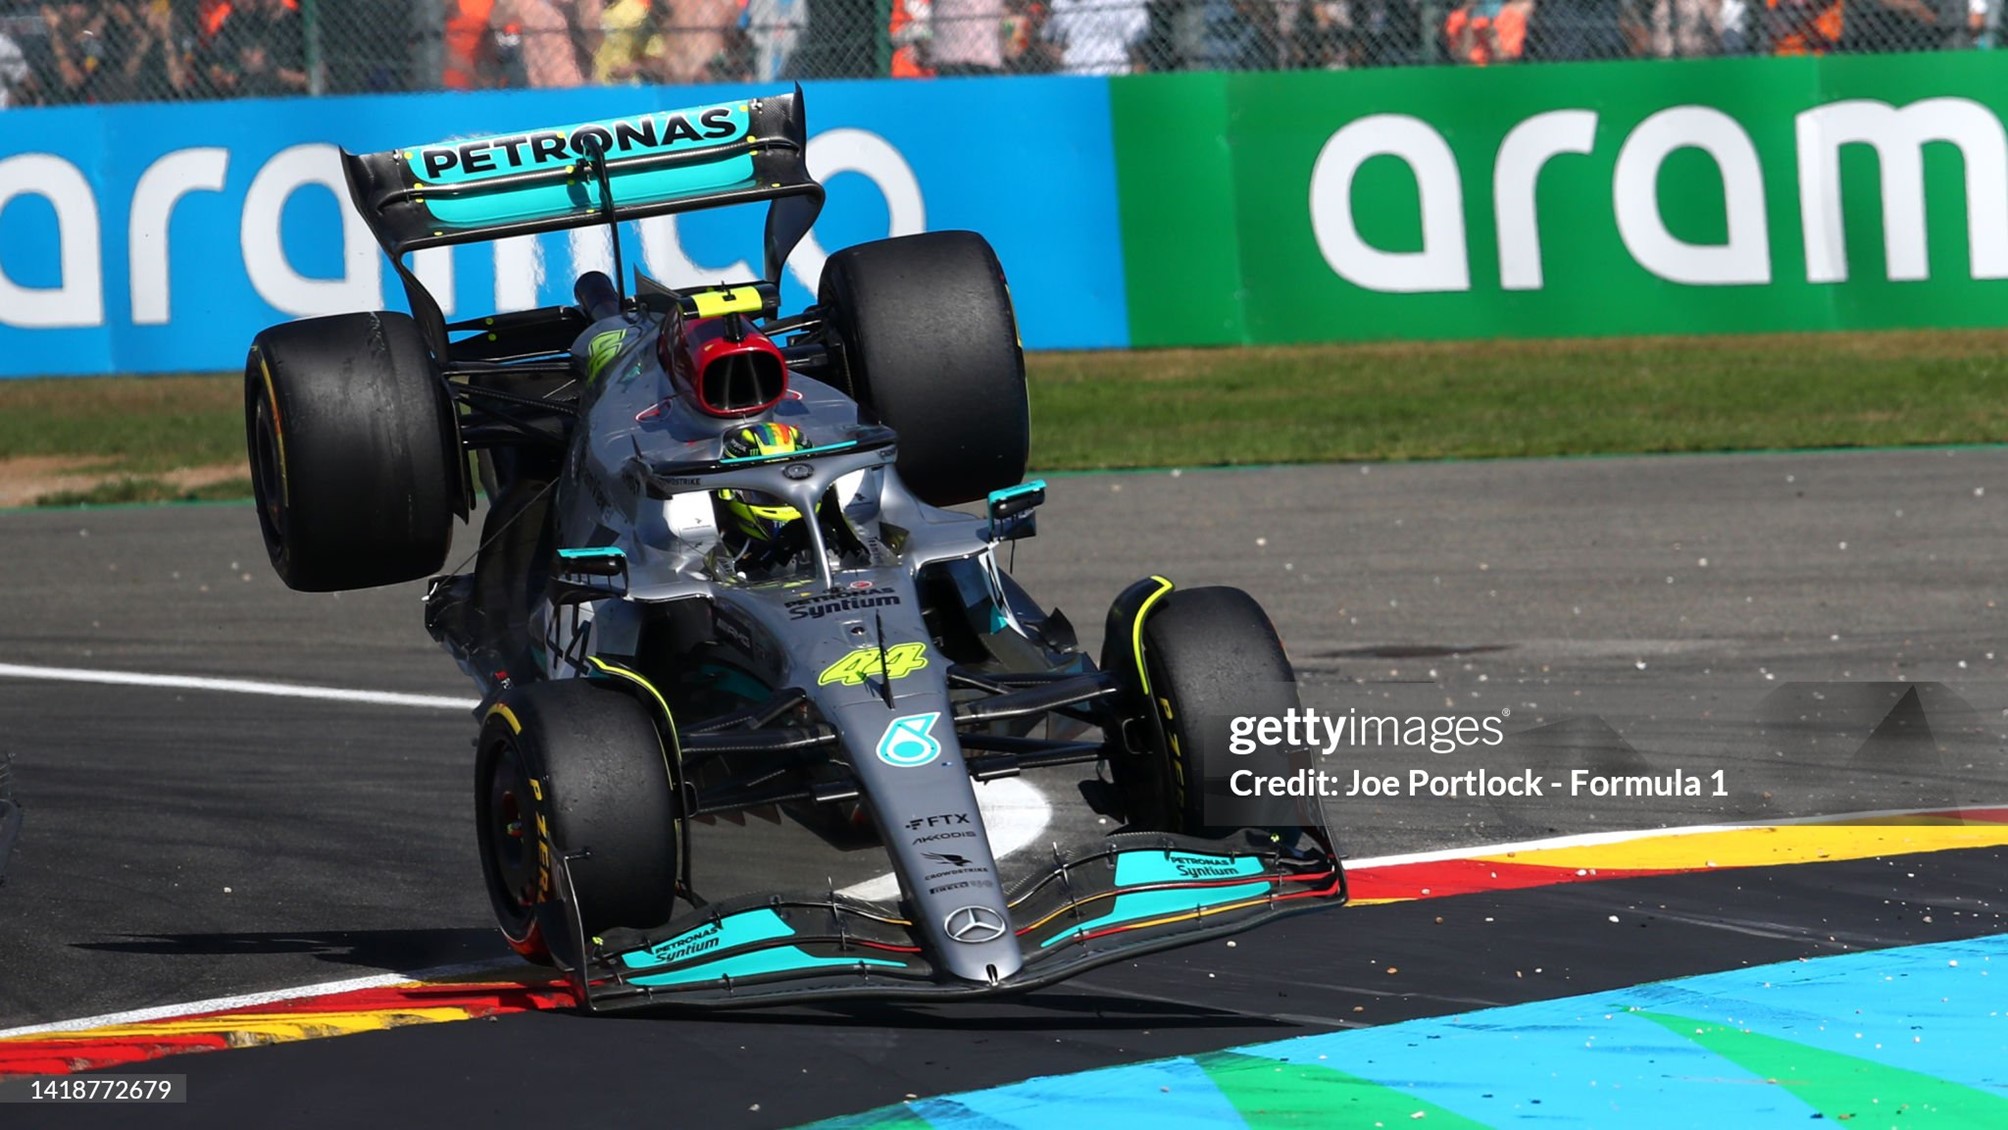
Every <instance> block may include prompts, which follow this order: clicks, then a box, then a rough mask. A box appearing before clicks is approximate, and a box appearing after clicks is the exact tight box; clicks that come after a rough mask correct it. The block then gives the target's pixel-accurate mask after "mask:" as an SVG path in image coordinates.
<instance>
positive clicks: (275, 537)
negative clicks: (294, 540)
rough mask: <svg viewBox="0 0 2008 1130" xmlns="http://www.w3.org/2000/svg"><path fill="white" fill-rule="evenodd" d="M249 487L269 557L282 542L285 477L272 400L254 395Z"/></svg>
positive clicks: (274, 554) (283, 544)
mask: <svg viewBox="0 0 2008 1130" xmlns="http://www.w3.org/2000/svg"><path fill="white" fill-rule="evenodd" d="M251 444H252V449H251V475H252V487H253V490H254V491H255V492H256V496H257V500H258V524H259V525H260V526H262V527H263V528H264V533H265V544H266V545H267V546H269V547H270V548H271V550H272V553H273V556H275V557H276V556H278V554H279V552H280V551H281V550H282V549H283V547H284V546H285V544H286V480H285V472H284V471H283V470H282V469H281V468H280V466H279V426H278V423H277V421H276V420H275V418H274V417H273V415H272V403H271V401H269V400H267V399H265V398H264V397H263V396H260V397H259V398H258V411H257V417H256V420H255V422H254V424H253V426H252V429H251Z"/></svg>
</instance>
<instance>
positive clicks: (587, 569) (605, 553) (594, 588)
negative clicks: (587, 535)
mask: <svg viewBox="0 0 2008 1130" xmlns="http://www.w3.org/2000/svg"><path fill="white" fill-rule="evenodd" d="M627 591H628V565H627V554H626V552H624V551H623V550H622V549H621V548H620V547H619V546H617V545H606V546H590V547H587V548H584V549H561V550H559V551H558V561H557V566H556V567H555V568H554V569H552V570H551V603H553V604H576V603H578V602H580V601H586V600H606V599H607V598H609V597H622V596H626V595H627Z"/></svg>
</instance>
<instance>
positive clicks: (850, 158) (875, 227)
mask: <svg viewBox="0 0 2008 1130" xmlns="http://www.w3.org/2000/svg"><path fill="white" fill-rule="evenodd" d="M765 92H766V91H764V90H761V89H754V88H717V87H707V88H687V87H686V88H662V87H655V88H638V87H615V88H582V89H576V90H565V91H507V92H493V93H479V94H417V95H382V96H371V97H354V98H328V99H317V100H307V99H294V100H279V101H247V102H219V103H200V104H181V105H136V106H116V107H79V108H65V109H46V110H25V111H9V112H7V113H5V114H0V377H5V376H31V375H43V374H85V373H150V372H176V371H194V370H213V369H228V368H232V367H234V366H236V365H238V364H240V363H241V362H242V359H243V355H244V350H245V348H246V347H247V346H248V345H249V344H250V341H251V337H252V335H253V334H255V333H257V332H258V330H260V329H262V328H264V327H265V326H267V325H270V324H272V323H274V322H280V321H285V320H288V319H291V318H297V317H306V316H311V315H316V314H331V313H340V312H344V311H351V310H368V309H377V308H387V309H401V308H403V304H404V303H403V296H402V293H401V290H400V288H399V286H398V284H397V280H396V276H395V275H394V274H393V273H392V272H391V271H390V269H389V267H388V264H387V263H386V261H385V260H384V258H383V256H382V253H381V252H380V251H378V249H377V247H376V245H375V243H374V241H373V240H372V239H371V238H370V235H369V232H368V230H367V229H366V228H365V227H364V225H363V223H362V220H361V218H360V217H358V216H357V215H356V214H355V213H354V211H353V209H351V208H350V206H349V204H348V199H347V192H346V189H345V187H344V185H343V182H342V174H341V167H340V164H339V162H338V160H337V147H338V146H339V147H341V148H346V149H348V150H350V151H351V152H369V151H375V150H385V149H390V148H393V147H396V146H401V145H403V146H408V145H416V144H419V143H422V142H428V141H435V140H439V139H443V138H448V137H458V136H475V135H483V134H494V133H496V132H498V131H507V130H515V129H528V128H533V127H537V126H544V125H550V124H553V123H562V122H576V121H586V120H591V119H595V118H606V117H613V116H617V115H623V114H631V113H634V112H637V111H641V110H655V109H671V108H676V107H681V106H689V105H697V104H700V103H704V102H712V101H719V100H724V99H729V98H733V97H741V96H749V95H756V94H760V93H765ZM805 104H806V106H807V109H808V122H809V154H808V164H809V169H810V171H811V173H812V174H814V175H815V176H816V177H817V178H818V179H819V180H821V181H823V182H824V184H825V185H826V186H827V188H828V191H829V203H828V206H827V207H826V208H825V209H824V211H823V215H822V218H821V220H820V221H818V223H817V224H816V227H815V230H814V232H813V233H811V235H810V237H809V238H808V239H806V240H804V241H803V244H802V246H801V247H799V248H798V249H797V250H796V252H795V254H794V255H793V256H792V257H791V258H790V259H789V261H788V270H787V272H786V277H785V278H784V280H783V309H784V310H788V311H793V310H796V309H800V308H801V307H802V306H804V305H806V304H807V303H808V302H810V301H811V300H812V298H813V295H814V287H815V282H816V280H817V279H818V278H819V277H820V276H821V273H822V266H823V263H824V261H825V259H826V258H827V257H828V254H829V252H831V251H834V250H836V249H839V248H842V247H846V246H849V245H851V244H854V243H862V242H865V241H867V240H873V239H881V238H884V237H886V236H888V235H903V234H908V233H912V232H919V231H936V230H942V229H949V228H969V229H972V230H975V231H979V232H982V233H983V234H984V235H986V236H988V237H989V239H990V241H991V242H992V243H993V244H994V245H995V246H996V248H997V253H998V257H999V258H1000V259H1002V260H1003V263H1004V269H1005V272H1006V274H1007V276H1008V277H1009V278H1010V280H1011V284H1012V287H1011V293H1012V298H1013V300H1014V301H1015V302H1016V305H1017V309H1018V319H1019V325H1020V329H1021V332H1022V334H1023V337H1024V340H1025V344H1026V345H1027V346H1028V347H1031V348H1047V349H1055V348H1102V347H1119V346H1123V345H1127V344H1128V339H1129V331H1128V320H1129V319H1128V311H1127V309H1126V307H1125V300H1124V290H1123V275H1122V249H1121V246H1120V241H1119V237H1118V234H1117V232H1118V229H1117V217H1116V187H1115V174H1114V165H1113V156H1112V154H1113V152H1114V144H1113V141H1112V138H1111V136H1110V121H1109V108H1108V87H1107V84H1106V82H1105V81H1104V80H1100V79H1092V78H1057V77H1056V78H1040V79H1026V78H1016V79H1010V80H983V79H966V80H957V79H946V80H939V81H933V82H927V83H890V82H887V83H879V82H828V83H814V84H805ZM763 216H764V209H763V208H761V207H750V208H737V209H728V210H725V211H722V212H714V213H700V214H694V215H686V216H678V217H663V218H658V219H653V220H646V221H642V222H641V223H639V224H627V225H623V239H622V253H623V255H624V256H625V258H626V261H627V262H628V263H630V264H633V265H636V266H639V267H640V268H641V269H643V270H645V271H647V272H648V273H649V274H651V275H653V276H655V277H656V278H659V279H662V280H663V281H665V282H668V283H670V284H672V285H675V284H678V283H684V284H694V283H709V282H719V281H744V280H746V279H750V278H754V277H756V276H757V275H758V273H759V266H758V264H759V249H760V245H761V243H760V225H761V221H762V218H763ZM611 262H612V256H611V249H610V246H609V243H608V240H607V238H606V235H605V230H604V229H603V228H600V229H588V230H582V231H575V232H568V233H557V234H553V235H546V236H536V237H518V238H514V239H509V240H502V241H498V242H495V243H487V244H476V245H471V246H466V247H458V248H451V249H444V248H442V249H435V250H431V251H424V252H420V253H419V254H418V256H416V258H415V262H414V266H415V269H416V270H417V272H418V273H419V275H420V277H421V278H423V279H424V280H425V281H426V283H427V284H428V286H429V287H430V288H431V289H432V291H433V293H434V294H435V295H436V296H437V297H438V298H439V299H440V302H441V305H442V306H443V307H444V308H445V310H446V313H447V315H448V316H449V317H474V316H478V315H481V314H486V313H491V312H494V311H498V310H514V309H526V308H529V307H533V306H539V305H546V304H552V303H558V302H569V301H571V283H572V280H573V279H575V278H576V277H577V276H578V275H579V274H580V273H581V272H583V271H586V270H591V269H606V268H608V267H609V266H610V265H611Z"/></svg>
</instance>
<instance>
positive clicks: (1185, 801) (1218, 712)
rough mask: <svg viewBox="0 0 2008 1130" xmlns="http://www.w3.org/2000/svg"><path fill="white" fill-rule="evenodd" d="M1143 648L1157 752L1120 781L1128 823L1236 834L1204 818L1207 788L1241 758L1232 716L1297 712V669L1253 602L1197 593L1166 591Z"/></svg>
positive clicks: (1210, 591)
mask: <svg viewBox="0 0 2008 1130" xmlns="http://www.w3.org/2000/svg"><path fill="white" fill-rule="evenodd" d="M1142 642H1143V663H1144V671H1145V673H1146V674H1147V675H1148V676H1149V679H1150V702H1149V703H1148V704H1147V705H1146V707H1145V709H1146V710H1147V711H1148V712H1149V713H1150V714H1152V715H1154V716H1155V717H1154V718H1152V719H1150V725H1149V726H1148V728H1147V731H1148V732H1149V733H1151V734H1152V735H1154V741H1153V742H1152V745H1153V747H1154V748H1153V749H1151V750H1150V751H1149V752H1147V753H1145V754H1143V755H1142V758H1141V761H1142V764H1141V765H1139V766H1137V767H1136V768H1137V771H1134V772H1131V773H1128V774H1125V775H1124V777H1123V778H1122V779H1121V780H1122V784H1123V786H1124V789H1123V791H1124V794H1125V795H1124V804H1125V808H1126V809H1127V814H1128V816H1129V821H1130V827H1131V828H1133V829H1136V830H1138V831H1161V832H1179V833H1184V834H1186V835H1194V836H1203V837H1206V838H1209V839H1217V838H1220V837H1223V836H1227V835H1230V834H1232V833H1233V832H1235V831H1236V830H1237V829H1236V828H1233V827H1223V826H1219V825H1211V824H1209V823H1208V822H1207V820H1206V813H1205V811H1204V804H1203V795H1204V788H1203V785H1204V782H1205V781H1207V780H1208V779H1209V778H1211V777H1215V776H1219V775H1222V774H1224V773H1227V772H1229V771H1231V767H1232V765H1233V764H1234V763H1235V761H1236V760H1237V758H1235V756H1234V755H1233V753H1232V752H1231V751H1230V750H1229V749H1228V733H1227V725H1226V720H1227V719H1229V718H1235V717H1243V716H1250V715H1252V716H1256V717H1271V716H1273V717H1283V716H1284V715H1285V713H1286V712H1288V711H1293V710H1295V709H1297V682H1296V673H1295V672H1294V671H1293V670H1292V669H1291V667H1290V660H1289V659H1288V657H1286V656H1285V655H1284V654H1283V644H1282V641H1281V640H1279V639H1278V638H1277V636H1276V629H1275V628H1274V626H1272V625H1271V624H1270V622H1269V617H1268V614H1267V613H1265V612H1263V611H1262V606H1261V605H1259V604H1257V603H1256V602H1255V598H1254V597H1252V596H1249V595H1248V594H1247V593H1245V592H1242V591H1241V590H1240V589H1234V588H1198V589H1177V590H1174V591H1173V592H1171V593H1169V594H1167V595H1166V596H1165V597H1164V599H1163V600H1162V601H1160V602H1159V604H1158V606H1157V607H1156V608H1154V609H1152V610H1151V612H1150V614H1149V616H1148V617H1147V618H1146V619H1145V620H1144V625H1143V640H1142Z"/></svg>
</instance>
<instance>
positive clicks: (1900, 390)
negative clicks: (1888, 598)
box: [0, 330, 2008, 505]
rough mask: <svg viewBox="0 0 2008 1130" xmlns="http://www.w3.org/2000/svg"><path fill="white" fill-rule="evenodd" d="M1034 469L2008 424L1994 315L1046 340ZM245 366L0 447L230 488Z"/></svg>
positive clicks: (30, 394) (76, 497) (23, 428)
mask: <svg viewBox="0 0 2008 1130" xmlns="http://www.w3.org/2000/svg"><path fill="white" fill-rule="evenodd" d="M1028 368H1029V372H1030V377H1031V397H1032V435H1033V450H1032V462H1033V465H1034V466H1035V467H1036V468H1038V469H1040V470H1068V469H1090V468H1109V467H1154V466H1186V467H1192V466H1206V465H1214V464H1236V463H1298V462H1316V461H1326V460H1398V459H1439V458H1467V459H1475V458H1493V457H1500V456H1530V455H1535V456H1538V455H1582V454H1624V453H1643V452H1678V451H1729V450H1750V449H1781V448H1810V447H1891V446H1904V445H1918V444H1955V443H1993V442H2000V441H2003V440H2008V330H1960V331H1928V332H1927V331H1916V332H1912V331H1904V332H1887V333H1872V334H1781V335H1771V336H1748V337H1719V338H1625V339H1608V340H1590V341H1566V342H1513V341H1507V342H1431V343H1405V344H1376V345H1307V346H1289V347H1274V348H1250V349H1209V350H1155V351H1138V352H1126V353H1109V352H1098V353H1042V354H1033V355H1031V356H1030V357H1029V359H1028ZM241 395H242V384H241V379H240V378H238V377H236V376H234V375H225V376H173V377H145V378H117V377H115V378H97V379H88V380H26V381H0V464H4V461H6V460H10V459H16V458H18V457H23V456H28V457H33V456H41V457H48V458H84V457H88V458H91V459H93V460H102V461H103V462H102V463H101V464H95V465H94V466H93V468H92V470H93V473H99V474H102V475H104V480H103V481H102V482H100V483H99V484H98V485H97V486H95V487H92V488H89V489H86V490H81V491H67V492H58V493H52V494H50V495H49V496H47V497H46V498H45V499H44V501H46V502H53V503H56V504H61V505H69V504H75V503H78V502H127V501H131V502H137V501H151V500H156V499H181V498H187V497H191V496H193V497H202V498H213V497H239V496H243V495H245V494H248V493H249V484H248V480H245V479H237V480H233V481H230V482H227V483H221V484H217V485H215V486H209V487H202V488H199V489H198V490H196V491H194V492H191V491H188V490H186V489H184V488H180V487H177V486H175V485H174V484H172V483H170V482H167V481H165V480H163V479H161V478H159V476H160V475H161V474H162V473H163V472H167V471H170V470H173V469H175V468H183V467H198V466H210V465H214V464H218V463H228V462H238V461H241V460H242V459H243V457H244V456H243V442H244V440H243V434H244V432H243V428H244V425H243V408H242V405H241V402H240V399H239V398H240V397H241Z"/></svg>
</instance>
